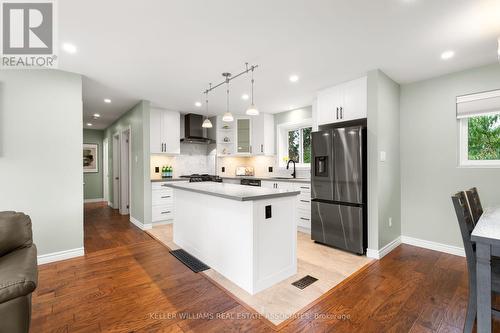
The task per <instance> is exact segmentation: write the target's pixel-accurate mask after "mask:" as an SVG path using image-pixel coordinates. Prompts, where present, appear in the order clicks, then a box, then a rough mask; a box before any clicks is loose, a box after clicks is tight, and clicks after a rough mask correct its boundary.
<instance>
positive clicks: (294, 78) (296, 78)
mask: <svg viewBox="0 0 500 333" xmlns="http://www.w3.org/2000/svg"><path fill="white" fill-rule="evenodd" d="M289 79H290V82H297V81H298V80H299V77H298V75H295V74H294V75H290V78H289Z"/></svg>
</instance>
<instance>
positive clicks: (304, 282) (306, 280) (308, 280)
mask: <svg viewBox="0 0 500 333" xmlns="http://www.w3.org/2000/svg"><path fill="white" fill-rule="evenodd" d="M316 281H318V279H316V278H315V277H312V276H311V275H306V276H304V277H303V278H302V279H300V280H297V281H295V282H293V283H292V286H295V287H297V288H299V289H304V288H305V287H307V286H310V285H311V284H312V283H314V282H316Z"/></svg>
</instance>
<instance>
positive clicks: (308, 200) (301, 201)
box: [300, 200, 311, 202]
mask: <svg viewBox="0 0 500 333" xmlns="http://www.w3.org/2000/svg"><path fill="white" fill-rule="evenodd" d="M300 201H301V202H311V201H309V200H300Z"/></svg>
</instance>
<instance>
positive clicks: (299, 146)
mask: <svg viewBox="0 0 500 333" xmlns="http://www.w3.org/2000/svg"><path fill="white" fill-rule="evenodd" d="M311 132H312V127H303V128H297V129H292V130H289V131H288V159H289V160H294V161H295V162H297V163H300V164H308V163H311Z"/></svg>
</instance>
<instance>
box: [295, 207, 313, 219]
mask: <svg viewBox="0 0 500 333" xmlns="http://www.w3.org/2000/svg"><path fill="white" fill-rule="evenodd" d="M297 211H298V214H297V215H298V216H299V217H300V216H303V217H307V218H311V206H299V208H298V209H297Z"/></svg>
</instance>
